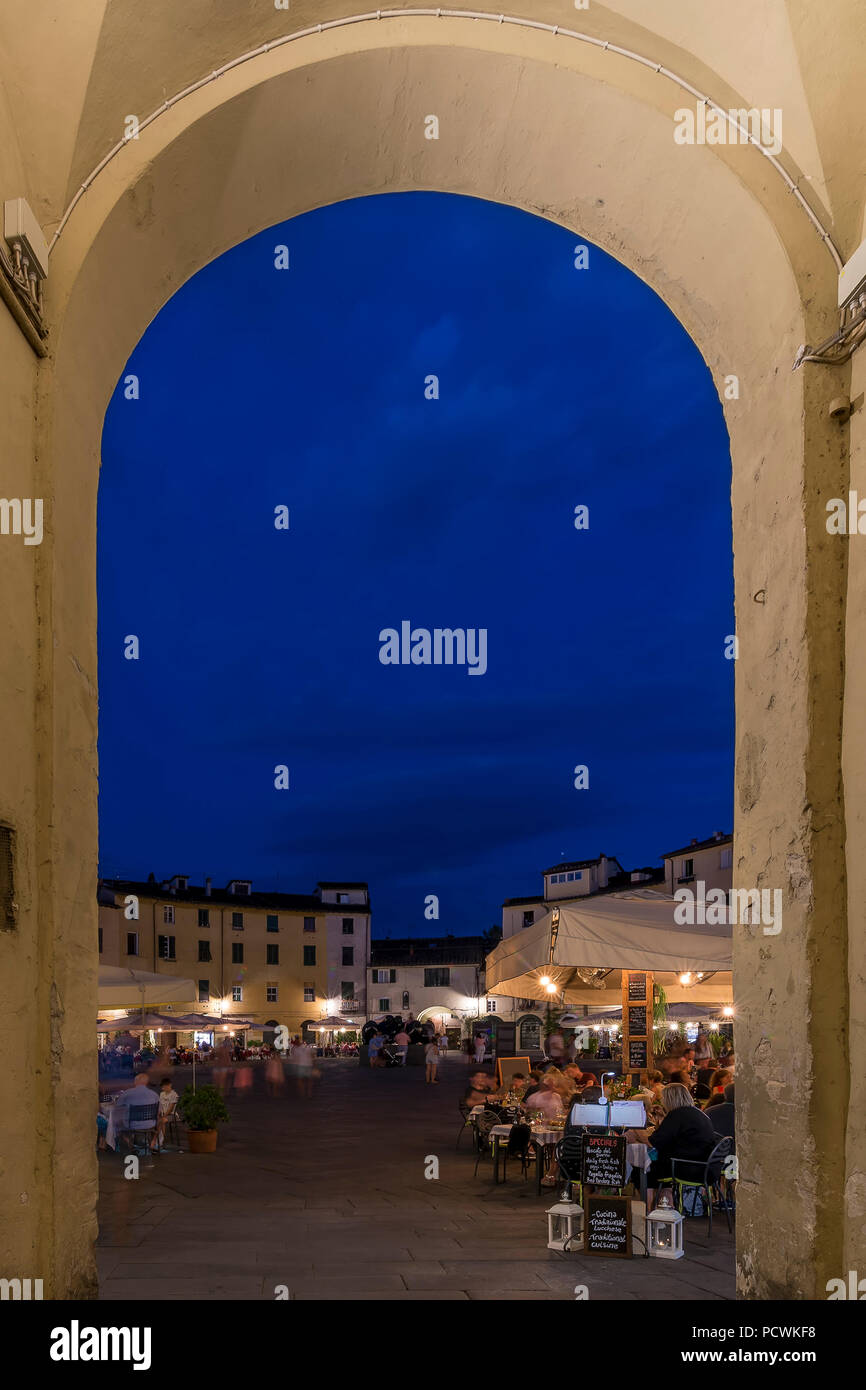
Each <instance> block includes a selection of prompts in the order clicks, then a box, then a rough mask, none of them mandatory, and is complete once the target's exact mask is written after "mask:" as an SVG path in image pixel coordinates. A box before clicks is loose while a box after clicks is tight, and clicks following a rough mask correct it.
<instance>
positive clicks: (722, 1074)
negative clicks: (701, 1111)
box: [710, 1067, 734, 1105]
mask: <svg viewBox="0 0 866 1390" xmlns="http://www.w3.org/2000/svg"><path fill="white" fill-rule="evenodd" d="M733 1079H734V1073H733V1072H732V1071H729V1070H728V1069H727V1068H726V1067H719V1068H718V1069H717V1070H716V1071H714V1072H713V1074H712V1077H711V1078H710V1094H711V1096H721V1098H722V1100H724V1097H725V1087H726V1086H728V1085H730V1083H731V1082H732V1081H733ZM716 1104H717V1105H718V1104H719V1102H718V1101H716Z"/></svg>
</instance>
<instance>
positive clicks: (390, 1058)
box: [379, 1041, 400, 1067]
mask: <svg viewBox="0 0 866 1390" xmlns="http://www.w3.org/2000/svg"><path fill="white" fill-rule="evenodd" d="M379 1056H380V1057H381V1058H382V1059H383V1061H384V1063H385V1066H386V1067H399V1066H400V1058H399V1056H398V1054H397V1050H396V1048H395V1046H394V1044H393V1043H392V1042H390V1041H389V1042H383V1044H382V1046H381V1047H380V1048H379Z"/></svg>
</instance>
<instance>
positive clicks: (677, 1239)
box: [646, 1188, 686, 1260]
mask: <svg viewBox="0 0 866 1390" xmlns="http://www.w3.org/2000/svg"><path fill="white" fill-rule="evenodd" d="M646 1248H647V1254H648V1255H654V1256H655V1258H656V1259H658V1260H679V1259H681V1258H682V1257H683V1255H684V1254H685V1253H686V1252H685V1250H684V1249H683V1218H682V1216H681V1215H680V1213H679V1212H678V1211H676V1210H675V1209H674V1203H673V1197H672V1196H671V1193H670V1190H669V1189H668V1188H662V1190H661V1192H660V1193H659V1200H658V1205H657V1206H656V1208H655V1210H654V1211H651V1212H649V1213H648V1214H647V1219H646Z"/></svg>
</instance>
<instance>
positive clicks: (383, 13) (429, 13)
mask: <svg viewBox="0 0 866 1390" xmlns="http://www.w3.org/2000/svg"><path fill="white" fill-rule="evenodd" d="M379 19H471V20H487V21H489V22H491V23H494V24H516V25H517V26H518V28H521V29H538V30H540V31H542V32H543V33H547V34H553V35H554V36H556V37H558V38H566V39H576V40H578V41H579V42H580V43H589V44H592V46H593V47H594V48H602V49H604V51H605V52H606V53H616V54H617V56H618V57H620V58H629V59H630V60H631V61H632V62H635V63H640V64H641V66H642V67H645V68H652V70H653V71H654V72H657V73H658V74H659V75H660V76H661V77H667V78H668V79H669V80H670V81H671V82H674V83H676V85H677V86H678V87H681V88H682V90H683V91H684V92H688V93H689V94H690V95H691V96H693V97H695V98H696V99H697V100H698V101H701V102H703V103H704V104H705V105H706V106H709V107H710V108H711V109H712V110H713V111H717V112H721V114H722V115H723V116H724V117H725V119H726V120H727V121H728V123H729V124H730V125H732V126H733V127H734V128H735V130H737V131H738V132H739V134H740V136H745V137H746V138H745V141H741V143H746V144H750V145H754V147H755V149H757V150H760V152H761V154H762V155H763V156H764V158H765V159H768V160H769V161H770V163H771V164H772V166H773V168H774V169H775V170H776V173H777V174H778V175H779V176H780V178H782V179H783V180H784V182H785V184H786V185H787V188H788V192H789V193H792V194H793V196H794V197H795V198H796V199H797V202H798V203H799V204H800V206H801V207H802V208H803V210H804V212H805V213H806V215H807V216H808V218H809V221H810V222H811V223H812V225H813V227H814V228H815V230H816V232H817V233H818V235H819V236H820V238H821V240H822V241H823V243H824V245H825V246H826V247H827V250H828V251H829V252H830V255H831V256H832V257H833V261H834V263H835V265H836V269H837V271H841V269H842V257H841V256H840V254H839V251H838V250H837V248H836V245H835V243H834V241H833V238H832V237H831V235H830V233H829V232H828V231H827V230H826V228H825V227H824V226H823V224H822V222H821V220H820V218H819V217H818V215H817V213H815V212H814V211H813V209H812V208H811V207H810V205H809V203H808V202H807V201H806V199H805V198H804V197H803V194H802V193H801V192H800V190H799V188H798V187H797V184H796V183H795V182H794V180H793V179H792V178H791V176H790V175H789V174H788V173H787V171H786V170H785V169H784V168H783V166H782V165H781V164H780V163H779V161H778V159H777V158H776V156H775V155H773V154H771V152H770V151H769V150H768V149H766V148H765V146H764V145H762V144H761V143H760V141H758V140H755V139H754V137H753V136H752V133H751V131H749V130H748V129H746V128H744V127H743V126H741V125H740V124H739V123H738V122H737V121H736V120H735V119H734V118H733V117H732V116H731V114H730V112H729V111H725V110H724V108H723V107H721V106H719V105H718V104H717V103H716V102H715V101H713V100H712V98H711V97H709V96H707V94H706V93H705V92H701V91H699V90H698V88H697V87H693V86H692V84H691V83H690V82H687V81H686V80H685V78H683V77H680V76H679V75H678V74H677V73H675V72H672V71H671V70H670V68H666V67H664V66H663V65H662V64H661V63H656V62H653V60H652V59H651V58H646V57H644V55H643V54H642V53H633V52H632V50H631V49H629V48H621V47H620V45H619V44H616V43H609V42H607V41H606V40H605V39H599V38H596V37H595V36H594V35H592V34H581V33H579V32H578V31H577V30H576V29H563V28H562V27H561V26H560V25H559V24H543V23H541V21H540V20H535V19H521V18H519V17H517V16H515V15H507V14H499V15H496V14H488V13H485V12H484V11H483V10H448V9H443V8H442V7H441V6H437V7H436V8H435V9H433V8H430V9H411V10H409V9H407V10H370V11H368V13H367V14H356V15H345V16H344V17H343V18H342V19H329V20H327V21H326V22H325V23H324V24H314V25H312V26H311V27H310V28H309V29H299V30H297V31H296V32H295V33H294V34H285V35H283V37H282V38H279V39H272V40H271V41H270V42H269V43H263V44H260V46H259V47H258V48H251V49H250V51H249V52H248V53H242V54H241V55H240V57H239V58H233V59H232V60H231V62H230V63H225V64H223V66H222V67H221V68H216V69H215V70H214V71H213V72H211V73H208V75H207V77H202V78H200V79H199V81H198V82H193V83H192V85H191V86H189V87H184V89H183V91H182V92H177V93H176V94H175V95H174V96H173V97H169V98H168V99H167V100H166V101H164V102H163V104H162V106H159V107H157V109H156V110H155V111H152V112H151V114H150V115H149V116H147V117H146V118H145V119H144V120H143V121H141V122H140V123H139V127H138V129H139V131H142V130H144V128H145V126H149V125H150V124H151V122H152V121H155V120H156V119H157V117H158V116H161V115H162V113H163V112H164V111H168V110H169V109H170V108H171V107H172V106H176V105H177V103H178V102H179V101H182V100H183V99H184V97H188V96H191V95H192V93H193V92H197V91H200V90H201V88H202V87H206V86H207V85H208V83H210V82H214V81H215V80H216V79H217V78H218V77H222V76H223V74H224V73H227V72H231V70H232V68H236V67H239V66H240V65H241V63H248V62H250V61H251V60H252V59H253V58H259V57H261V56H262V55H263V54H265V53H270V52H271V50H272V49H274V48H281V47H282V46H283V44H286V43H295V42H296V41H297V40H298V39H306V38H310V37H311V35H313V34H323V33H325V32H326V31H327V30H328V29H342V28H343V27H344V26H346V25H348V24H367V23H369V22H370V21H371V20H373V21H376V20H379ZM127 143H128V142H127V141H126V140H119V141H118V142H117V144H116V145H115V146H114V148H113V149H110V150H109V151H108V154H107V155H106V156H105V158H104V159H102V160H100V162H99V163H98V164H97V166H96V168H95V169H94V170H93V171H92V173H90V174H88V176H87V178H86V179H85V180H84V182H83V183H82V185H81V187H80V188H79V190H78V192H77V193H76V194H75V197H74V198H73V199H72V202H71V203H70V204H69V207H68V208H67V209H66V211H65V213H64V214H63V217H62V219H61V221H60V225H59V226H58V228H57V231H56V232H55V233H54V236H53V237H52V238H51V244H50V246H49V248H48V253H49V255H50V254H51V252H52V251H53V250H54V247H55V245H56V244H57V239H58V237H59V236H60V234H61V233H62V231H63V229H64V227H65V226H66V223H67V222H68V221H69V218H70V217H71V215H72V213H73V211H74V210H75V207H76V206H77V204H78V202H79V200H80V199H81V198H83V196H84V194H85V193H86V192H87V190H88V188H90V186H91V184H92V183H93V181H94V179H96V178H97V177H98V175H99V174H101V173H102V170H103V169H104V168H105V166H106V165H107V164H109V163H110V162H111V160H112V159H114V158H116V156H117V155H118V154H119V153H120V151H121V150H122V149H123V148H124V147H125V145H126V144H127Z"/></svg>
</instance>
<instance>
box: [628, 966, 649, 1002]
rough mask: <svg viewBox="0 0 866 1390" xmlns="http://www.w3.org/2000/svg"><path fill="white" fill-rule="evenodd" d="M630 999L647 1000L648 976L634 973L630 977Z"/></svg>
mask: <svg viewBox="0 0 866 1390" xmlns="http://www.w3.org/2000/svg"><path fill="white" fill-rule="evenodd" d="M628 997H629V999H646V975H645V974H644V973H643V972H641V973H639V974H638V973H633V974H631V975H629V977H628Z"/></svg>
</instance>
